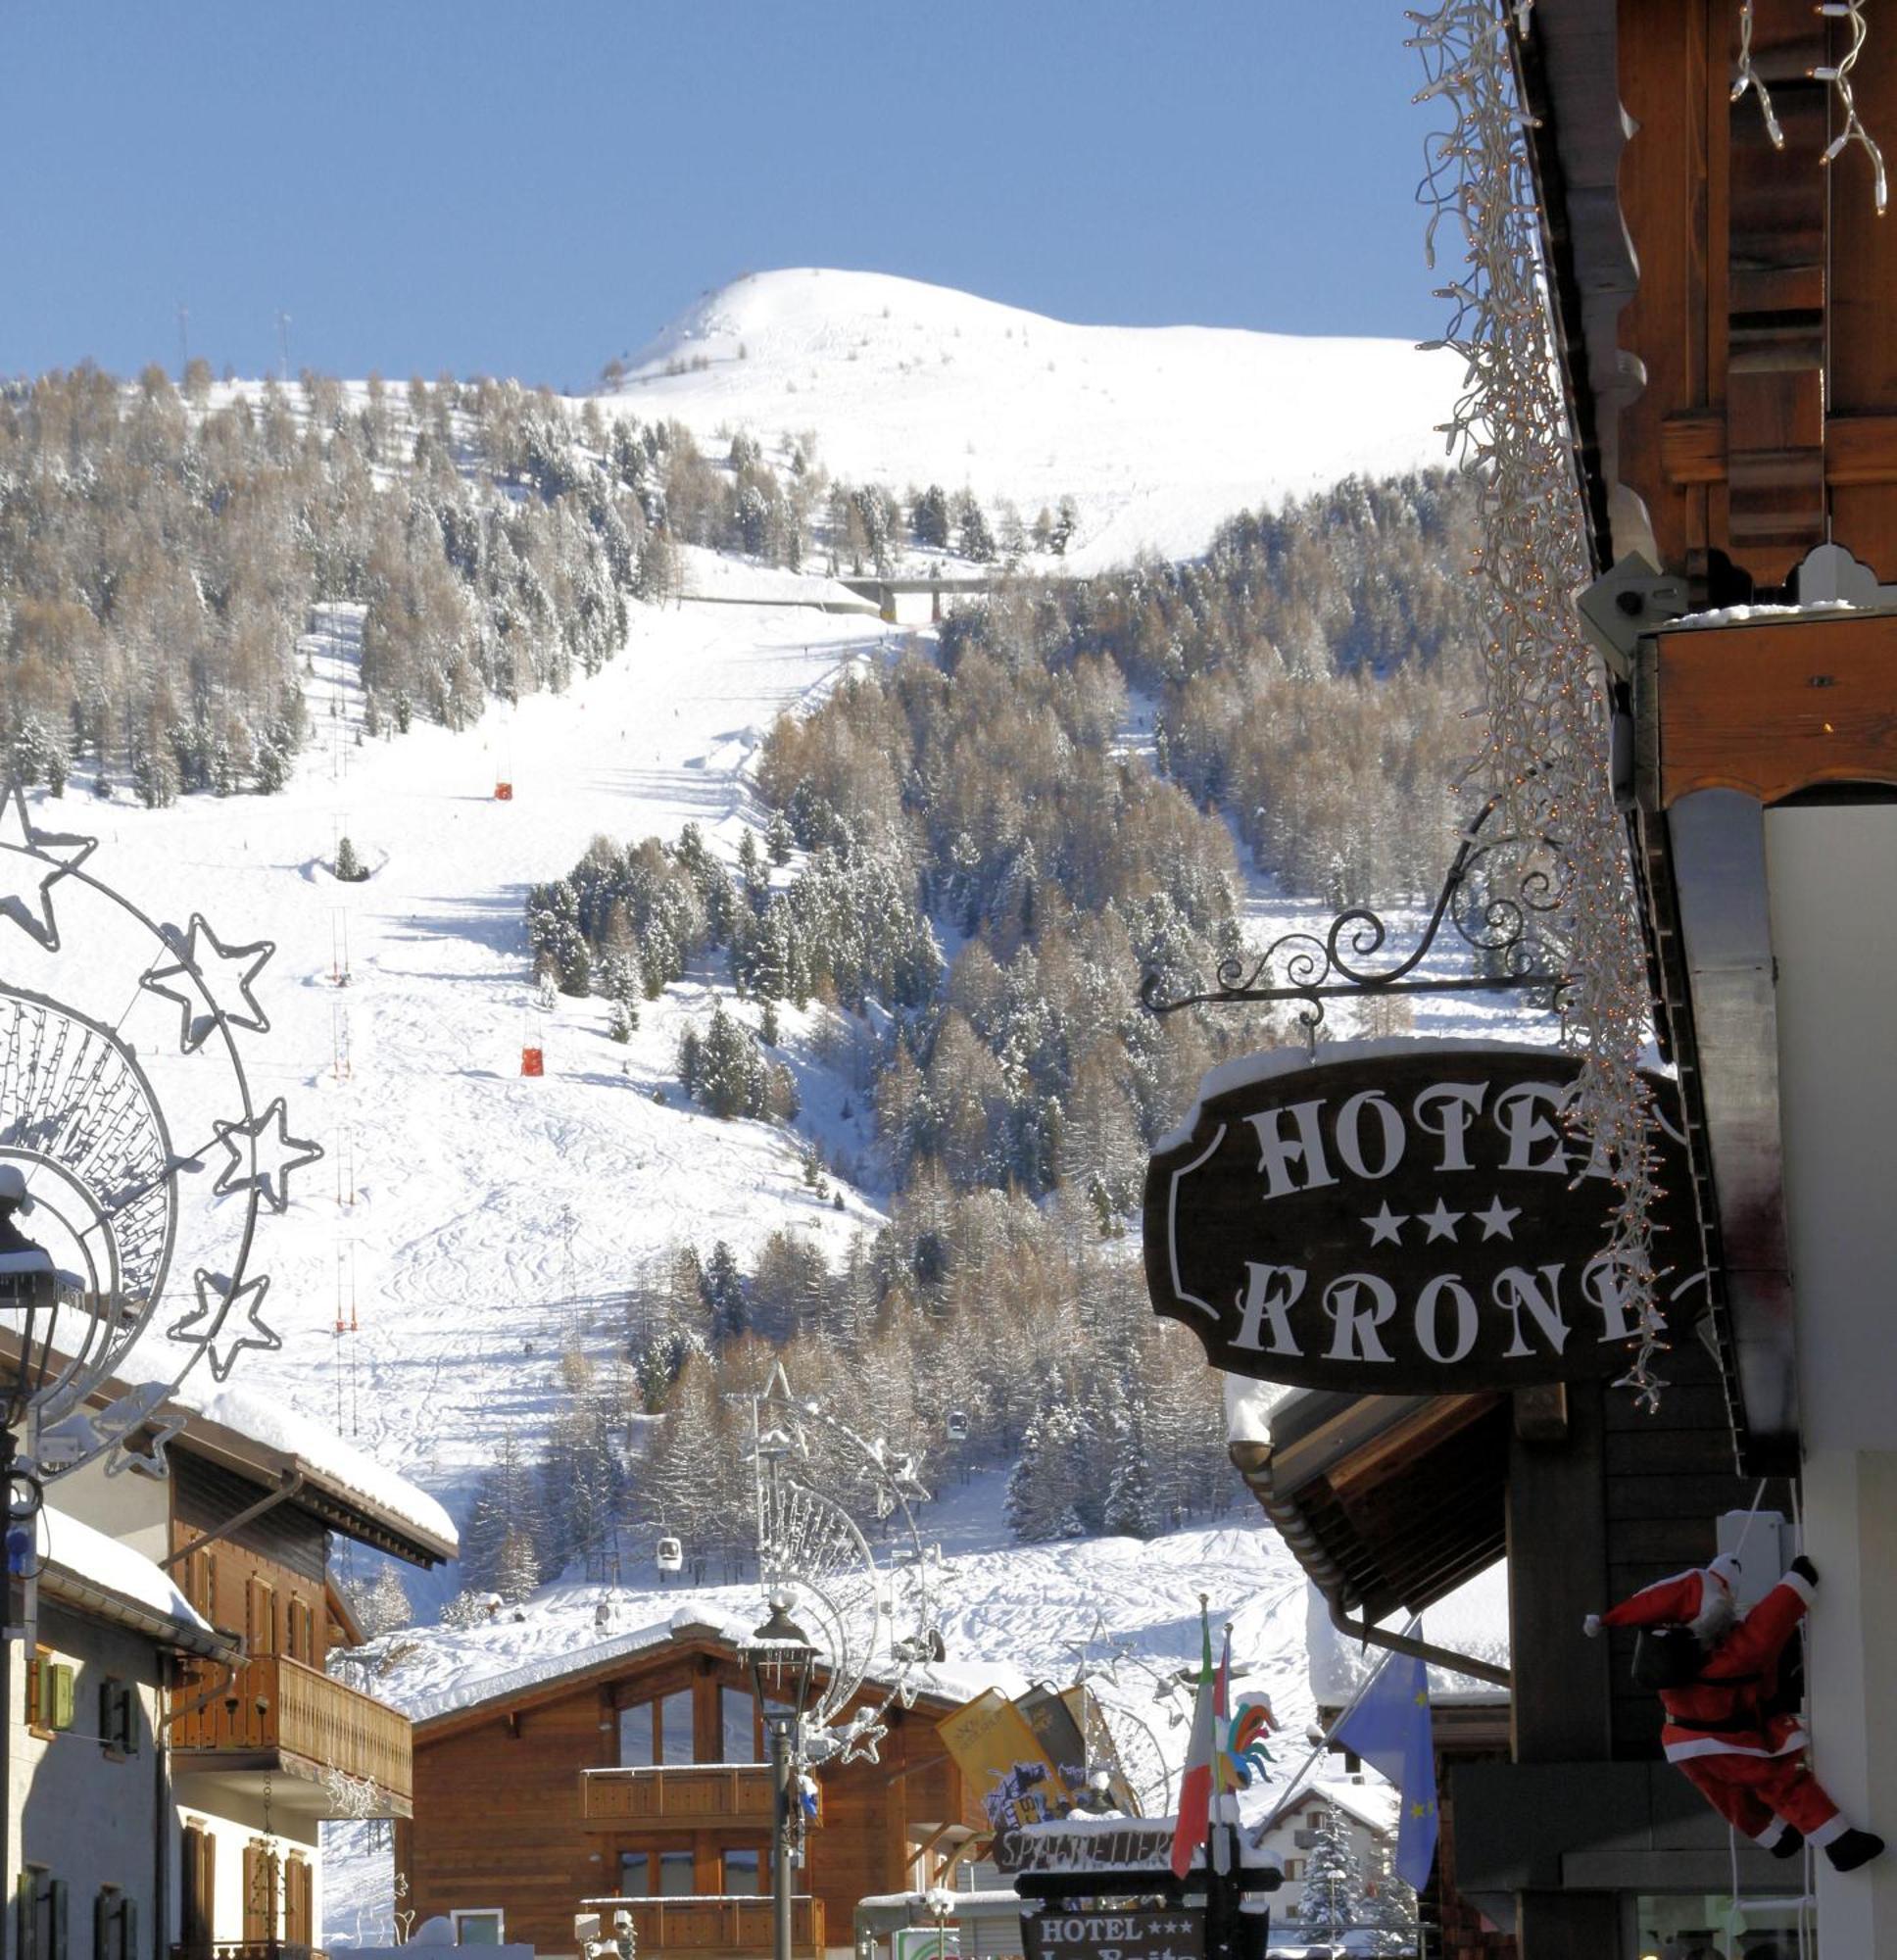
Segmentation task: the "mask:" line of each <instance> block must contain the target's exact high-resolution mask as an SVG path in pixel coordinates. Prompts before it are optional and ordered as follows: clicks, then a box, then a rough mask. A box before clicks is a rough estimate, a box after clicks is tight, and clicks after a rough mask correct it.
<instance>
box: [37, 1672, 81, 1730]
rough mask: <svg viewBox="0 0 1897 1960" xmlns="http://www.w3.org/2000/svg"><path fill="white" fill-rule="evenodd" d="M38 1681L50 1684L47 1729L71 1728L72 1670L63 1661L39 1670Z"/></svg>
mask: <svg viewBox="0 0 1897 1960" xmlns="http://www.w3.org/2000/svg"><path fill="white" fill-rule="evenodd" d="M40 1679H41V1680H42V1681H45V1682H49V1683H50V1684H51V1688H52V1692H51V1694H50V1695H49V1696H48V1697H47V1698H48V1700H49V1702H50V1703H51V1711H50V1713H48V1714H47V1716H46V1727H47V1728H49V1729H70V1728H72V1726H73V1670H72V1669H71V1668H70V1667H68V1666H67V1665H66V1663H65V1662H64V1661H59V1662H56V1663H55V1664H54V1665H53V1666H51V1667H45V1668H41V1669H40Z"/></svg>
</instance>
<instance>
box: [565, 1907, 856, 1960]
mask: <svg viewBox="0 0 1897 1960" xmlns="http://www.w3.org/2000/svg"><path fill="white" fill-rule="evenodd" d="M580 1904H581V1910H582V1911H585V1912H597V1913H598V1914H599V1915H600V1930H601V1932H602V1933H603V1934H605V1935H606V1936H608V1937H609V1936H610V1935H611V1932H612V1915H613V1914H614V1913H615V1912H622V1911H623V1912H629V1913H631V1914H632V1926H633V1932H634V1935H635V1936H636V1937H637V1939H638V1942H639V1947H638V1950H639V1951H640V1952H641V1953H642V1954H645V1953H724V1954H738V1953H760V1954H761V1953H768V1952H769V1951H770V1950H771V1898H770V1894H769V1893H768V1892H766V1893H764V1894H763V1895H762V1896H761V1897H748V1898H730V1897H724V1898H712V1897H688V1898H596V1899H583V1900H581V1902H580ZM791 1950H792V1951H793V1952H794V1953H807V1954H810V1955H812V1956H816V1955H820V1954H821V1953H822V1952H823V1901H822V1900H821V1899H820V1898H810V1897H808V1896H807V1895H805V1894H803V1893H798V1894H795V1895H793V1897H792V1899H791Z"/></svg>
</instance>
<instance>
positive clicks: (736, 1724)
mask: <svg viewBox="0 0 1897 1960" xmlns="http://www.w3.org/2000/svg"><path fill="white" fill-rule="evenodd" d="M718 1729H719V1742H720V1745H721V1748H722V1754H721V1755H720V1757H719V1760H720V1761H721V1762H727V1763H756V1762H761V1761H762V1760H763V1757H762V1756H761V1755H760V1754H759V1753H758V1749H757V1711H756V1704H755V1703H754V1701H753V1699H752V1695H751V1691H750V1690H749V1689H748V1688H729V1687H727V1688H720V1689H719V1690H718Z"/></svg>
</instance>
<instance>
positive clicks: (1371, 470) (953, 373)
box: [601, 269, 1462, 571]
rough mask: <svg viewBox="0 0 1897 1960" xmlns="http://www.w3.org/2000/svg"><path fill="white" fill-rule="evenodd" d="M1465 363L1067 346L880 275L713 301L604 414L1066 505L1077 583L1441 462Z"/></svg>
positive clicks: (1235, 338) (1316, 350)
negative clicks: (747, 437) (1282, 506)
mask: <svg viewBox="0 0 1897 1960" xmlns="http://www.w3.org/2000/svg"><path fill="white" fill-rule="evenodd" d="M1461 373H1462V368H1461V363H1460V362H1459V361H1458V359H1457V358H1456V357H1455V356H1454V355H1452V354H1448V353H1440V352H1438V353H1429V354H1424V353H1419V352H1418V351H1417V350H1416V349H1415V348H1413V347H1411V346H1410V345H1409V343H1408V342H1406V341H1396V340H1370V339H1349V338H1342V337H1336V338H1327V337H1301V336H1297V335H1291V334H1278V333H1252V332H1245V331H1241V330H1239V329H1233V328H1208V327H1195V326H1168V327H1124V326H1074V325H1069V324H1068V323H1066V322H1065V321H1062V320H1056V319H1046V318H1044V317H1043V316H1041V315H1039V314H1033V313H1025V312H1023V311H1021V310H1020V309H1018V308H1015V307H1006V306H999V305H997V304H996V303H995V302H994V301H992V300H984V299H978V298H976V297H975V296H973V295H972V294H969V293H962V292H955V291H953V290H951V289H949V288H948V287H943V286H932V285H926V284H923V283H921V282H920V281H918V280H914V279H901V278H896V277H892V276H890V275H889V274H886V273H881V272H851V271H840V270H822V269H806V270H785V271H769V272H757V273H754V274H751V275H749V276H747V277H745V278H741V279H738V280H736V281H735V282H734V283H732V284H731V285H728V286H724V287H721V288H720V289H718V290H717V291H716V292H712V293H709V294H706V295H705V297H704V298H703V299H701V300H700V301H699V302H698V303H697V304H696V305H695V306H693V307H691V308H689V309H688V310H687V311H686V312H684V313H683V314H681V315H680V316H679V317H678V319H675V320H674V321H673V322H672V323H671V324H670V325H669V326H668V327H666V328H665V330H664V331H663V332H662V333H660V334H659V335H658V336H657V338H656V339H655V340H654V341H653V342H652V343H651V344H650V345H649V346H647V347H645V348H643V349H641V350H640V351H639V352H637V353H636V354H633V355H631V356H630V357H629V358H628V364H627V372H626V373H625V375H624V376H623V378H621V379H620V380H619V381H618V382H616V383H615V384H614V385H613V386H612V388H611V389H610V391H609V392H608V394H606V395H605V396H603V397H602V398H601V400H602V406H603V407H608V408H610V407H614V406H616V407H621V408H623V409H625V410H627V411H629V412H631V413H632V414H634V415H636V416H638V417H640V418H641V419H642V420H645V421H658V420H663V419H665V418H667V417H676V418H677V419H678V420H679V421H682V422H683V423H685V424H686V426H687V427H689V428H690V429H691V430H692V431H693V432H694V434H696V435H697V436H698V437H699V439H700V442H701V444H702V445H703V446H705V448H706V449H707V451H708V452H714V453H717V454H722V453H723V451H724V449H725V448H726V447H728V445H729V441H730V437H731V436H732V434H733V433H735V432H736V431H737V430H738V429H740V428H744V429H749V430H751V431H752V432H753V433H754V434H755V435H756V436H757V437H758V438H759V440H760V441H761V442H762V444H763V447H764V450H765V454H766V455H767V456H775V455H776V454H778V453H779V451H780V450H781V447H782V445H783V444H784V443H785V442H786V441H787V440H788V439H790V438H793V437H795V436H797V435H798V434H799V433H801V432H802V431H804V430H814V431H815V432H816V435H817V461H818V462H819V463H820V464H821V465H822V466H824V467H826V468H827V469H828V470H829V471H830V473H831V475H832V476H834V477H840V478H845V479H848V480H850V481H853V482H864V481H870V482H880V483H884V484H887V485H888V486H889V487H890V488H892V489H893V490H894V491H895V492H896V493H897V495H898V496H899V497H900V496H901V495H902V494H903V493H904V491H905V490H906V489H907V487H908V486H909V485H911V484H913V485H917V486H923V485H926V484H928V483H931V482H936V483H940V484H941V485H942V486H943V487H944V488H945V489H947V490H948V491H950V492H951V493H952V492H954V491H957V490H960V489H963V488H968V489H971V490H973V491H974V492H975V493H976V495H977V496H978V497H979V498H980V499H981V500H982V501H983V503H984V504H985V505H986V504H992V503H994V502H996V501H997V500H999V499H1002V498H1006V499H1008V500H1010V501H1011V502H1012V503H1013V504H1014V505H1015V506H1016V507H1017V508H1018V510H1019V511H1020V513H1021V515H1022V517H1023V518H1024V520H1025V521H1026V522H1027V523H1029V524H1032V523H1033V521H1034V518H1035V515H1036V513H1037V511H1038V510H1039V509H1040V508H1041V507H1042V506H1043V505H1046V506H1048V507H1050V508H1051V507H1053V506H1056V505H1057V504H1058V503H1059V500H1060V499H1061V498H1062V497H1063V496H1072V497H1073V499H1074V501H1075V503H1076V504H1077V505H1078V506H1079V509H1080V513H1081V523H1080V528H1079V531H1078V533H1077V535H1076V537H1075V540H1074V542H1073V544H1072V545H1071V546H1070V548H1069V550H1068V552H1067V555H1066V558H1065V560H1064V561H1063V563H1064V564H1065V565H1066V566H1067V568H1069V569H1071V570H1075V571H1088V570H1096V569H1099V568H1100V567H1102V566H1107V565H1113V564H1125V563H1127V562H1128V561H1130V560H1131V559H1133V558H1134V557H1136V556H1137V555H1138V554H1140V553H1142V552H1146V551H1152V552H1157V553H1158V554H1159V555H1160V556H1162V557H1167V558H1179V557H1188V556H1192V555H1193V554H1195V553H1198V552H1200V551H1203V550H1204V549H1205V547H1206V545H1207V544H1208V543H1209V542H1210V540H1211V536H1212V532H1213V530H1214V529H1215V528H1216V527H1217V526H1218V525H1219V524H1220V523H1221V522H1223V521H1224V520H1225V519H1226V518H1227V517H1230V516H1232V515H1234V514H1235V513H1237V512H1239V511H1241V510H1247V509H1252V508H1255V507H1256V506H1258V505H1259V504H1261V503H1267V502H1269V503H1273V504H1276V503H1278V502H1279V501H1281V500H1282V499H1283V498H1285V497H1286V496H1289V495H1303V494H1306V493H1308V492H1310V491H1314V490H1321V489H1325V488H1327V487H1328V486H1329V485H1331V484H1333V483H1335V482H1337V481H1338V479H1339V478H1340V477H1343V476H1347V475H1349V474H1351V473H1352V472H1353V471H1354V472H1357V473H1360V474H1366V475H1375V476H1384V475H1393V474H1398V473H1400V472H1402V471H1404V470H1409V469H1416V468H1421V467H1425V466H1431V465H1436V464H1440V463H1441V462H1442V460H1443V438H1442V437H1441V436H1440V435H1439V434H1437V433H1436V429H1437V425H1438V424H1439V423H1442V422H1444V421H1446V420H1447V418H1448V412H1449V407H1450V403H1451V401H1452V400H1453V398H1454V395H1455V393H1456V390H1457V387H1458V384H1459V382H1460V379H1461Z"/></svg>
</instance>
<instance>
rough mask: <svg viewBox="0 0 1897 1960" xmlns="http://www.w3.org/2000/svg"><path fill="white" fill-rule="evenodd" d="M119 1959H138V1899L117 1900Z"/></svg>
mask: <svg viewBox="0 0 1897 1960" xmlns="http://www.w3.org/2000/svg"><path fill="white" fill-rule="evenodd" d="M119 1960H138V1901H137V1900H136V1899H135V1898H122V1899H121V1900H120V1901H119Z"/></svg>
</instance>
